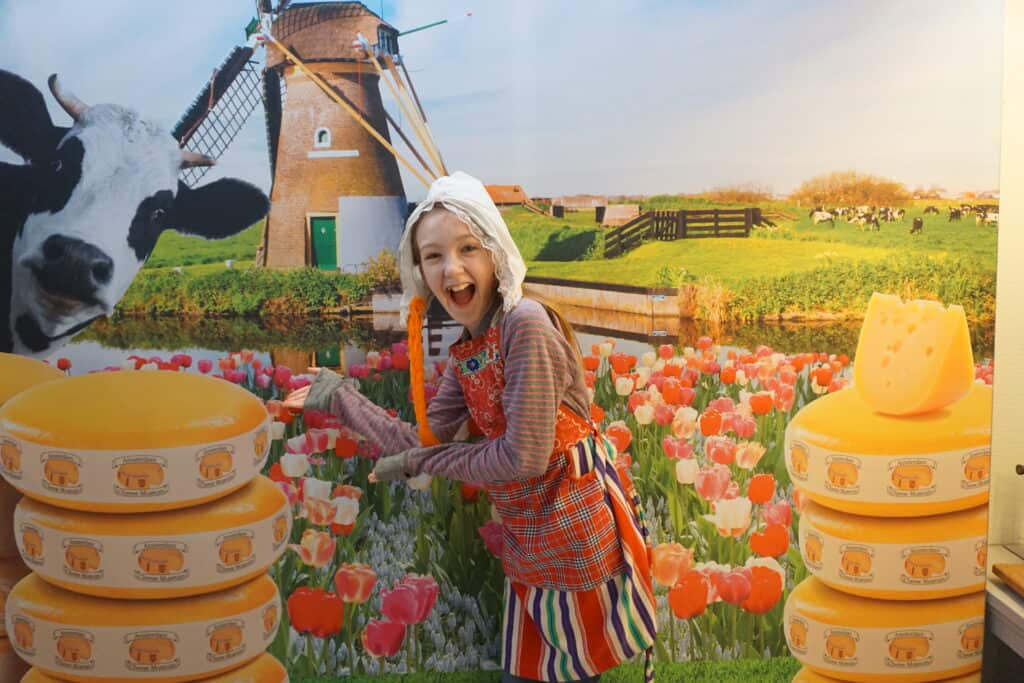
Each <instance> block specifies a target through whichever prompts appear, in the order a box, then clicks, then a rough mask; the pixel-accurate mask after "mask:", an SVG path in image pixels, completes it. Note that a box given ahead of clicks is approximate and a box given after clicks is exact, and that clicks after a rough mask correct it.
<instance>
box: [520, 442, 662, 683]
mask: <svg viewBox="0 0 1024 683" xmlns="http://www.w3.org/2000/svg"><path fill="white" fill-rule="evenodd" d="M609 453H614V446H612V444H611V443H610V442H608V441H607V439H604V437H600V440H595V439H594V438H587V439H585V440H583V441H581V442H580V443H579V444H578V445H577V446H576V453H575V454H574V455H575V456H576V457H575V461H576V464H577V465H578V466H579V467H580V469H581V473H585V472H586V471H587V470H588V469H589V468H590V467H593V468H595V469H597V470H598V473H599V477H598V478H599V479H600V480H601V481H602V482H603V483H604V487H605V498H606V501H607V502H608V504H609V505H610V506H611V508H612V511H613V513H614V517H615V523H616V526H617V527H618V532H619V536H620V538H621V539H622V551H623V555H624V558H625V561H626V571H625V573H623V574H620V575H619V576H615V577H613V578H611V579H609V580H608V581H607V582H605V583H604V584H601V585H599V586H597V587H595V588H592V589H590V590H586V591H572V592H570V591H558V590H551V589H543V588H536V587H532V586H527V585H524V584H521V583H518V582H515V581H510V580H509V579H506V580H505V612H504V617H503V623H502V638H503V642H502V668H503V669H504V670H505V671H507V672H508V673H510V674H513V675H515V676H520V677H522V678H529V679H533V680H538V681H575V680H579V679H582V678H587V677H590V676H595V675H597V674H599V673H601V672H603V671H607V670H608V669H611V668H613V667H615V666H617V665H618V664H620V663H622V662H624V661H628V660H630V659H632V658H633V657H634V656H636V655H637V654H639V653H641V652H643V653H644V657H645V670H644V680H645V681H647V682H648V683H649V682H650V681H653V680H654V669H653V658H652V646H653V644H654V640H655V637H656V632H657V619H656V615H655V601H654V592H653V587H652V584H651V579H650V566H649V564H648V563H649V556H648V550H647V529H646V526H645V525H644V523H643V518H642V513H640V512H639V511H640V510H641V506H640V505H639V498H638V497H637V495H636V492H635V490H633V486H632V484H631V483H630V482H628V481H627V482H626V485H623V481H622V479H621V478H620V477H619V475H618V473H617V472H616V470H615V467H614V466H613V465H612V461H611V458H610V457H609V455H608V454H609ZM627 489H628V490H627ZM634 510H636V511H637V514H634ZM638 515H640V516H639V517H638Z"/></svg>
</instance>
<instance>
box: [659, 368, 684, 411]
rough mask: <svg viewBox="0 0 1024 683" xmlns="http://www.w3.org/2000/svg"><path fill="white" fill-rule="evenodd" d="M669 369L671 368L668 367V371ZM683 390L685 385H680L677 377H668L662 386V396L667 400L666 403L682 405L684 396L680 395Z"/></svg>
mask: <svg viewBox="0 0 1024 683" xmlns="http://www.w3.org/2000/svg"><path fill="white" fill-rule="evenodd" d="M669 367H671V366H669V365H666V366H665V369H666V370H667V369H668V368H669ZM666 374H668V373H666ZM682 388H683V385H682V384H680V383H679V380H678V379H676V378H675V377H666V378H665V381H664V382H663V383H662V385H661V396H662V398H664V399H665V403H671V404H672V405H680V403H682V400H683V397H682V394H681V393H680V390H681V389H682Z"/></svg>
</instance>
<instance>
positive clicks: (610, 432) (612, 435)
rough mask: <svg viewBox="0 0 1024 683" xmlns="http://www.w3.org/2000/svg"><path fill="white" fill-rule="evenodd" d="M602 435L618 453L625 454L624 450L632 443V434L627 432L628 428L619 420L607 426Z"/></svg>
mask: <svg viewBox="0 0 1024 683" xmlns="http://www.w3.org/2000/svg"><path fill="white" fill-rule="evenodd" d="M604 434H605V436H607V437H608V440H609V441H611V442H612V444H613V445H614V446H615V450H616V451H618V452H619V453H625V452H626V449H628V448H629V444H630V442H632V441H633V432H631V431H629V427H627V426H626V423H625V422H622V421H621V420H619V421H617V422H613V423H611V424H610V425H608V427H607V428H605V430H604Z"/></svg>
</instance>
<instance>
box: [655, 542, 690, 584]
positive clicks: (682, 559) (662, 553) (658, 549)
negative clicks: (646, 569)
mask: <svg viewBox="0 0 1024 683" xmlns="http://www.w3.org/2000/svg"><path fill="white" fill-rule="evenodd" d="M651 563H652V565H653V567H652V575H653V577H654V580H655V581H657V582H658V583H660V584H661V585H662V586H666V587H668V588H671V587H672V586H674V585H676V582H678V581H679V576H680V575H681V574H682V573H683V572H685V571H687V570H689V569H690V565H691V564H692V563H693V551H692V550H689V549H687V548H684V547H683V546H682V544H681V543H659V544H658V545H656V546H654V549H653V550H652V551H651Z"/></svg>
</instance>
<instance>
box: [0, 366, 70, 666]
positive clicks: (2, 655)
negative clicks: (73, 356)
mask: <svg viewBox="0 0 1024 683" xmlns="http://www.w3.org/2000/svg"><path fill="white" fill-rule="evenodd" d="M63 378H64V373H62V372H60V371H59V370H57V369H56V368H54V367H51V366H49V365H47V364H45V363H43V362H42V361H38V360H33V359H31V358H25V357H23V356H15V355H12V354H9V353H0V406H2V405H3V404H4V403H6V402H7V400H8V399H10V398H11V397H12V396H15V395H17V394H19V393H21V392H22V391H24V390H25V389H28V388H30V387H34V386H36V385H37V384H42V383H43V382H52V381H54V380H59V379H63ZM15 457H16V455H15V453H14V451H12V450H11V448H10V447H9V446H8V445H6V444H5V443H4V442H3V441H0V468H5V467H8V466H11V465H13V460H14V458H15ZM20 498H21V494H20V493H18V490H17V489H15V488H14V487H13V486H11V485H10V484H8V483H7V482H6V481H5V480H3V479H2V478H0V683H15V681H18V680H20V679H21V675H22V674H23V673H25V669H26V668H27V666H26V665H25V663H24V662H22V661H21V658H19V657H18V656H17V655H16V654H15V652H14V648H13V647H11V642H10V640H9V639H8V637H7V636H8V634H7V628H6V627H5V626H4V623H3V622H4V613H5V605H6V603H7V595H8V594H9V593H10V592H11V589H12V588H14V586H15V584H17V583H18V581H19V580H20V579H21V578H22V577H24V576H25V575H26V574H28V573H29V569H28V567H26V566H25V563H24V562H22V561H21V557H19V555H18V546H17V543H16V542H15V536H14V521H13V520H14V508H15V506H16V505H17V504H18V500H19V499H20Z"/></svg>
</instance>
